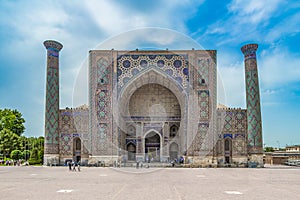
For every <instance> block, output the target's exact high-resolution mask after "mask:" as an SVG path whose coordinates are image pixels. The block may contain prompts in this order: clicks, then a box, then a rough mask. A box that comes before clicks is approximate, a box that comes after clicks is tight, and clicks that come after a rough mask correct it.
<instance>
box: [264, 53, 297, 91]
mask: <svg viewBox="0 0 300 200" xmlns="http://www.w3.org/2000/svg"><path fill="white" fill-rule="evenodd" d="M299 63H300V58H299V57H298V56H296V55H293V54H291V53H290V52H288V51H287V50H285V49H281V48H280V49H279V48H275V49H273V50H268V51H265V52H264V54H263V56H261V57H260V60H259V61H258V65H259V71H260V73H259V76H260V80H261V82H262V84H263V85H264V87H266V88H269V87H271V88H278V87H282V86H283V85H286V84H289V83H293V82H295V81H299V80H300V68H299V67H298V66H299Z"/></svg>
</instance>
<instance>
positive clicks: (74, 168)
mask: <svg viewBox="0 0 300 200" xmlns="http://www.w3.org/2000/svg"><path fill="white" fill-rule="evenodd" d="M74 171H75V172H76V163H75V162H73V172H74Z"/></svg>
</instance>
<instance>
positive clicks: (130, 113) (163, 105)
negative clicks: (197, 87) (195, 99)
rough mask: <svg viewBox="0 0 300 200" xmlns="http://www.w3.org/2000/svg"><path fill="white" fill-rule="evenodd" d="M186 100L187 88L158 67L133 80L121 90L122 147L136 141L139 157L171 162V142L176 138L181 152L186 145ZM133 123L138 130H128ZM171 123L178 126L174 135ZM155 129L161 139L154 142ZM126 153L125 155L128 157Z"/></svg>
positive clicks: (138, 158) (137, 157)
mask: <svg viewBox="0 0 300 200" xmlns="http://www.w3.org/2000/svg"><path fill="white" fill-rule="evenodd" d="M186 102H187V99H186V94H185V91H184V90H183V88H181V87H180V86H179V85H177V83H176V81H175V80H172V79H171V78H170V77H168V76H166V75H165V74H162V73H159V72H157V71H156V70H150V71H148V72H145V73H144V74H141V75H140V76H139V77H137V78H135V79H133V80H130V82H129V83H128V84H127V85H126V87H125V88H124V89H123V90H121V91H120V93H119V100H118V105H119V106H118V113H119V115H118V116H119V118H118V122H119V123H118V125H119V127H120V136H121V140H120V143H119V144H120V147H121V149H125V150H126V149H127V146H126V144H128V142H129V141H133V142H134V143H135V144H136V160H150V161H151V160H153V161H163V162H167V161H168V160H170V154H169V153H170V152H169V144H170V143H171V142H176V143H177V144H179V147H178V154H180V155H182V152H184V150H185V149H186V137H185V136H186V128H185V126H186V124H187V121H186V120H187V118H186V117H187V116H186V113H187V110H186V109H187V107H186ZM130 127H134V128H131V129H134V130H135V134H130V133H129V132H128V130H131V129H130ZM171 127H176V134H172V135H171V136H170V130H173V129H171ZM152 131H154V132H156V133H157V134H158V135H159V137H160V139H159V141H158V140H157V141H156V142H150V141H154V138H152V135H151V134H154V133H151V134H150V132H152ZM156 139H158V137H157V136H156ZM153 145H154V146H153ZM126 154H127V153H126V152H124V154H123V155H124V156H125V157H127V156H126Z"/></svg>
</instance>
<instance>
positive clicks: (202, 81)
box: [196, 58, 211, 85]
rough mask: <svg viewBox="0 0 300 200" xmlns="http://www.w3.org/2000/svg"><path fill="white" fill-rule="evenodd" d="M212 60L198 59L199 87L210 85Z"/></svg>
mask: <svg viewBox="0 0 300 200" xmlns="http://www.w3.org/2000/svg"><path fill="white" fill-rule="evenodd" d="M210 62H211V60H210V59H209V58H199V59H198V63H197V65H198V68H197V71H198V74H199V75H198V77H197V79H196V80H197V82H198V84H199V85H206V84H208V83H209V66H210Z"/></svg>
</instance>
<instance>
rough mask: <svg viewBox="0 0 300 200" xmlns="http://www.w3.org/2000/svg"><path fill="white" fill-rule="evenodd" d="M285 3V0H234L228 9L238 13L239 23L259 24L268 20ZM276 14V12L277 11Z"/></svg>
mask: <svg viewBox="0 0 300 200" xmlns="http://www.w3.org/2000/svg"><path fill="white" fill-rule="evenodd" d="M283 3H285V0H263V1H257V0H248V1H247V2H245V1H243V0H233V1H232V2H231V4H230V5H229V6H228V9H229V11H230V12H232V13H236V15H235V17H236V18H237V19H236V20H235V21H237V22H238V23H241V24H242V23H247V24H252V25H253V24H258V23H261V22H266V21H267V20H268V19H270V18H271V17H272V16H274V12H275V11H276V10H277V9H278V8H280V7H279V6H280V5H282V4H283ZM275 14H276V13H275Z"/></svg>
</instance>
